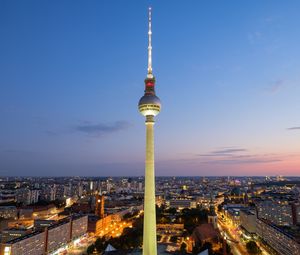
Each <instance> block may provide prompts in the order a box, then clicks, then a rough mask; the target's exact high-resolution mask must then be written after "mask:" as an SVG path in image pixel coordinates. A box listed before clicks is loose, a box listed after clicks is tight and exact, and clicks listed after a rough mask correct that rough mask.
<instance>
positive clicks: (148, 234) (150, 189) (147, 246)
mask: <svg viewBox="0 0 300 255" xmlns="http://www.w3.org/2000/svg"><path fill="white" fill-rule="evenodd" d="M145 123H146V161H145V195H144V235H143V255H156V254H157V245H156V242H157V240H156V238H157V237H156V210H155V173H154V171H155V170H154V118H153V116H147V119H146V122H145Z"/></svg>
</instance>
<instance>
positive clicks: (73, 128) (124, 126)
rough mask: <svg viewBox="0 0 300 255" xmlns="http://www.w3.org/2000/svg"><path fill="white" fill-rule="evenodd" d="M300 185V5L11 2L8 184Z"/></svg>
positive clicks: (4, 17)
mask: <svg viewBox="0 0 300 255" xmlns="http://www.w3.org/2000/svg"><path fill="white" fill-rule="evenodd" d="M149 5H151V6H152V7H153V71H154V74H155V76H156V80H157V85H156V91H157V95H158V96H159V97H160V98H161V100H162V104H163V105H162V106H163V108H162V112H161V114H160V115H159V116H158V118H157V123H156V125H155V135H156V140H155V143H156V161H157V165H156V172H157V175H255V174H259V175H260V174H261V175H277V174H283V175H299V173H300V143H299V138H300V119H299V112H300V100H299V94H300V86H299V82H300V77H299V76H300V72H299V67H300V50H299V45H300V34H299V33H298V30H299V27H300V19H299V14H298V10H299V8H300V3H299V2H298V1H288V2H284V1H137V0H136V1H121V0H119V1H116V0H110V1H30V0H28V1H5V0H2V1H1V2H0V34H1V40H0V56H1V58H0V70H1V74H0V118H1V122H0V123H1V124H0V171H1V174H2V175H96V176H97V175H99V176H108V175H142V174H143V171H144V170H143V165H144V163H143V161H144V147H145V129H144V120H143V117H142V116H141V115H140V114H139V113H138V110H137V102H138V100H139V98H140V97H141V96H142V95H143V90H144V84H143V80H144V78H145V76H146V71H147V66H146V65H147V8H148V6H149Z"/></svg>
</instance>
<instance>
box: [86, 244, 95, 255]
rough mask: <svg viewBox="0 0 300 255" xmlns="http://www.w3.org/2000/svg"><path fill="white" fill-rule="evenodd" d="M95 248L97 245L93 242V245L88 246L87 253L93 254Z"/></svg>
mask: <svg viewBox="0 0 300 255" xmlns="http://www.w3.org/2000/svg"><path fill="white" fill-rule="evenodd" d="M94 250H95V245H94V244H91V245H90V246H89V247H88V248H87V250H86V252H87V254H92V253H93V252H94Z"/></svg>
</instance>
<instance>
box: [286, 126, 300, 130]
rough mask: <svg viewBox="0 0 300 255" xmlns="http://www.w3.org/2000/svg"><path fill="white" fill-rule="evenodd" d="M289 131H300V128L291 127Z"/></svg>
mask: <svg viewBox="0 0 300 255" xmlns="http://www.w3.org/2000/svg"><path fill="white" fill-rule="evenodd" d="M287 130H300V127H290V128H287Z"/></svg>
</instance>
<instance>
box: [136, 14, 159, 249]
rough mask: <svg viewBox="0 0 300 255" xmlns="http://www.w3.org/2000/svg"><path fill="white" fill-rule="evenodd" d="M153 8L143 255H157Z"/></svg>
mask: <svg viewBox="0 0 300 255" xmlns="http://www.w3.org/2000/svg"><path fill="white" fill-rule="evenodd" d="M151 36H152V30H151V8H149V31H148V38H149V45H148V73H147V78H146V79H145V94H144V96H143V97H142V98H141V99H140V101H139V111H140V113H141V114H142V115H143V116H145V117H146V122H145V124H146V159H145V195H144V233H143V255H156V254H157V244H156V242H157V240H156V212H155V173H154V117H155V116H156V115H157V114H158V113H159V112H160V107H161V104H160V100H159V98H158V97H157V96H156V95H155V89H154V87H155V78H154V76H153V74H152V43H151Z"/></svg>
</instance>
